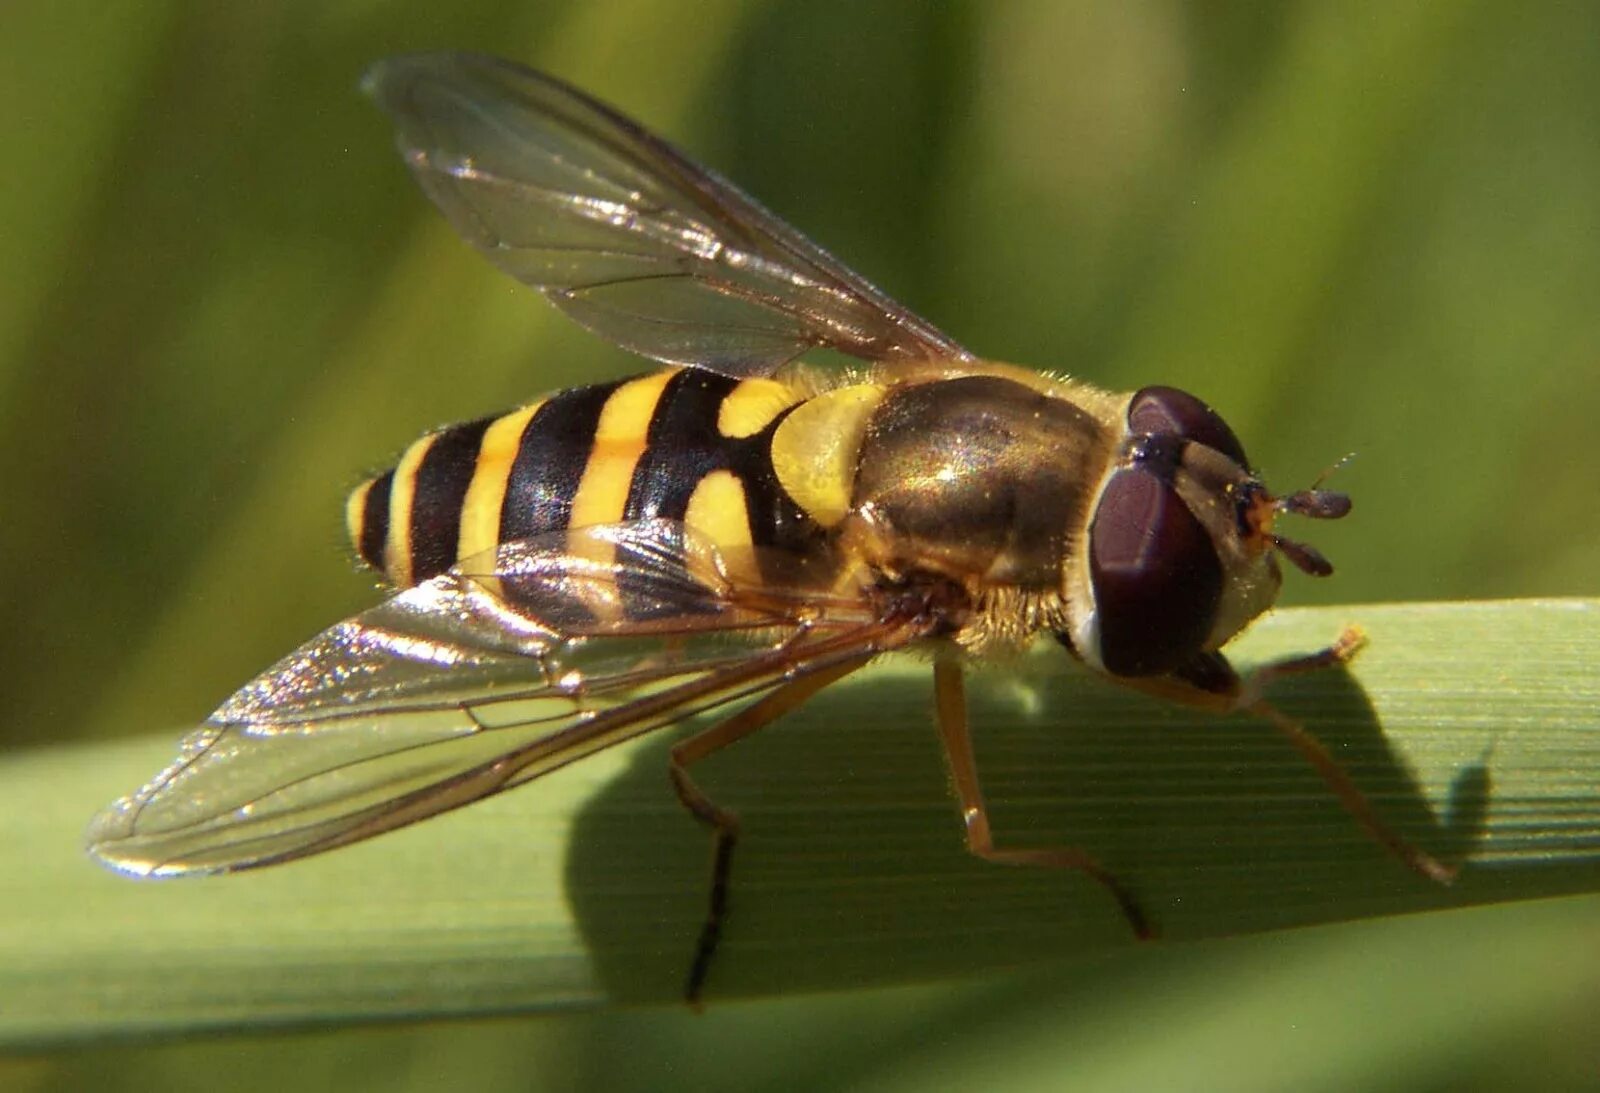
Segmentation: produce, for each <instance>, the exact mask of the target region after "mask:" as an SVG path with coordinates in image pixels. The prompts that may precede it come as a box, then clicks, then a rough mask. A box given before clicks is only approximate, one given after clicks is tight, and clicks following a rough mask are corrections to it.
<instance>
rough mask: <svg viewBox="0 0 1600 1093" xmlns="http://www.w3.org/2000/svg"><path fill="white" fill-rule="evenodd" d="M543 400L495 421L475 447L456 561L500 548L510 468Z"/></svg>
mask: <svg viewBox="0 0 1600 1093" xmlns="http://www.w3.org/2000/svg"><path fill="white" fill-rule="evenodd" d="M542 405H544V401H543V400H540V401H539V402H535V403H533V404H532V405H531V406H524V407H523V408H522V409H520V410H513V411H511V413H509V414H506V415H505V416H504V417H501V418H498V419H496V420H495V421H494V422H493V423H492V424H490V426H489V428H488V429H487V430H485V431H484V434H483V442H482V443H481V444H479V445H478V462H477V465H476V466H475V467H474V468H473V471H472V482H471V484H470V485H468V486H467V496H466V500H465V501H463V502H462V504H461V532H460V534H459V536H458V538H457V541H456V560H457V561H466V560H467V559H468V558H471V557H473V556H474V555H477V554H487V553H488V552H489V551H491V550H493V549H494V548H495V547H497V546H499V545H500V510H501V509H502V508H503V507H504V506H505V500H506V488H507V486H508V484H509V483H510V479H511V468H512V467H513V466H514V465H515V464H516V461H517V451H518V449H519V448H520V447H521V443H522V433H523V430H525V429H526V428H527V427H528V421H529V420H530V419H531V418H532V417H533V415H534V414H535V413H537V412H538V410H539V407H540V406H542Z"/></svg>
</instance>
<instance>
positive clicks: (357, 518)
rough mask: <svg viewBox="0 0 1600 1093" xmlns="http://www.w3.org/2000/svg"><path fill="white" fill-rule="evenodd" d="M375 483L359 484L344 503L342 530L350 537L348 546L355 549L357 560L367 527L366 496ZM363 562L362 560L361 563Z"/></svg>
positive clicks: (369, 480)
mask: <svg viewBox="0 0 1600 1093" xmlns="http://www.w3.org/2000/svg"><path fill="white" fill-rule="evenodd" d="M376 481H377V479H376V478H369V479H367V480H366V481H365V482H363V483H361V485H359V486H357V487H356V488H355V489H353V490H351V491H350V496H349V498H347V499H346V500H345V503H344V530H345V533H346V534H348V535H349V536H350V545H351V546H352V547H354V548H355V552H356V557H357V558H361V538H362V534H363V533H364V532H365V530H366V527H367V494H369V493H371V492H372V484H373V483H374V482H376ZM365 560H366V559H365V558H362V561H365Z"/></svg>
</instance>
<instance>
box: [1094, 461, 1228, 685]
mask: <svg viewBox="0 0 1600 1093" xmlns="http://www.w3.org/2000/svg"><path fill="white" fill-rule="evenodd" d="M1089 579H1090V581H1091V582H1092V584H1093V586H1094V602H1095V611H1096V615H1097V618H1098V619H1099V628H1100V649H1099V652H1100V661H1101V663H1102V664H1104V665H1105V667H1106V670H1107V671H1108V672H1110V673H1112V674H1113V675H1121V676H1147V675H1159V674H1161V673H1163V672H1169V671H1171V670H1173V669H1174V668H1176V667H1178V666H1179V665H1180V664H1182V663H1184V662H1185V661H1187V660H1189V659H1190V658H1192V657H1193V656H1194V655H1195V654H1196V653H1198V652H1200V650H1201V648H1202V646H1203V645H1204V643H1205V640H1206V637H1207V636H1208V635H1209V634H1210V633H1211V627H1212V624H1213V623H1214V621H1215V619H1216V613H1217V605H1218V603H1219V602H1220V601H1221V599H1222V563H1221V562H1220V561H1219V560H1218V558H1217V552H1216V550H1215V548H1214V547H1213V546H1212V545H1211V537H1210V535H1208V534H1207V533H1206V529H1205V528H1204V527H1203V526H1201V524H1200V521H1199V520H1198V519H1196V518H1195V516H1194V514H1193V513H1192V512H1190V511H1189V506H1188V505H1186V504H1184V503H1183V499H1182V498H1181V497H1179V496H1178V493H1177V491H1176V490H1174V489H1173V487H1172V467H1171V466H1170V465H1166V464H1165V463H1164V461H1157V460H1148V461H1145V462H1135V463H1133V464H1131V465H1129V466H1126V467H1123V468H1122V469H1120V470H1118V471H1115V472H1114V473H1113V474H1112V476H1111V480H1110V481H1109V482H1107V483H1106V487H1105V489H1104V490H1102V491H1101V494H1100V503H1099V504H1098V505H1097V506H1096V508H1095V514H1094V521H1093V522H1092V523H1091V524H1090V526H1089Z"/></svg>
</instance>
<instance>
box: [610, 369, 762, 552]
mask: <svg viewBox="0 0 1600 1093" xmlns="http://www.w3.org/2000/svg"><path fill="white" fill-rule="evenodd" d="M739 383H740V381H739V380H736V379H733V378H731V377H729V376H719V375H717V374H716V373H715V372H707V371H705V370H703V369H699V368H685V369H684V370H683V371H681V372H679V373H678V374H677V375H675V376H673V377H672V378H671V379H670V380H668V381H667V385H666V387H664V388H663V389H662V391H661V397H660V398H659V399H657V400H656V408H655V413H653V414H652V415H651V416H650V431H649V433H648V434H647V439H646V443H645V446H644V452H643V453H642V454H641V455H640V456H639V462H638V464H636V465H635V466H634V469H633V480H632V481H631V482H630V483H629V484H628V501H627V504H626V505H625V506H623V510H622V518H623V519H624V520H648V519H652V518H657V517H660V518H664V519H668V520H682V519H683V517H684V515H685V514H686V513H687V512H688V511H689V498H690V497H692V496H694V490H695V487H696V486H698V485H699V484H700V480H701V479H702V478H704V477H705V476H706V475H708V474H710V473H711V472H712V471H718V470H722V469H724V468H726V467H728V466H729V458H728V457H729V449H730V448H732V447H733V446H735V445H737V444H739V441H737V440H730V439H728V438H727V437H725V436H723V435H722V434H721V433H720V432H718V431H717V412H718V410H720V409H721V407H722V400H723V399H725V398H727V397H728V394H729V392H731V391H732V390H733V389H734V388H735V387H738V386H739Z"/></svg>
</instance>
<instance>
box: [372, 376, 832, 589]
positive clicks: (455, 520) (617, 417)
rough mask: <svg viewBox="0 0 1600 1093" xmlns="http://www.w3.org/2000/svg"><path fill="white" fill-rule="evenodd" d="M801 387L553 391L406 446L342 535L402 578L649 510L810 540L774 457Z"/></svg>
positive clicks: (794, 541) (771, 536)
mask: <svg viewBox="0 0 1600 1093" xmlns="http://www.w3.org/2000/svg"><path fill="white" fill-rule="evenodd" d="M804 397H805V396H804V394H803V393H802V392H801V391H800V390H799V389H798V388H796V387H794V386H792V385H790V384H785V383H782V382H780V381H777V380H770V379H755V380H743V381H741V380H736V379H729V378H727V377H724V376H719V375H716V374H714V373H711V372H707V371H703V370H698V369H683V370H668V371H664V372H656V373H652V374H649V375H645V376H640V377H637V378H635V379H631V380H625V381H622V382H620V383H612V384H603V385H598V386H593V387H576V388H572V389H571V390H567V391H562V392H559V393H557V394H554V395H551V396H549V397H548V398H546V399H544V400H542V401H540V402H536V403H534V404H532V405H530V406H525V407H522V408H521V409H518V410H513V411H512V412H510V413H508V414H504V415H502V416H500V417H495V418H485V419H482V420H479V421H472V422H467V423H465V424H462V425H454V426H451V427H449V428H447V429H444V430H442V431H440V432H437V433H433V434H430V435H428V436H425V437H423V438H422V439H421V440H418V441H417V442H416V443H414V444H412V445H411V447H410V448H408V449H407V450H406V452H405V454H404V455H403V456H402V457H401V459H400V462H399V464H398V465H397V466H396V467H395V468H394V469H393V470H391V471H388V472H386V473H384V474H382V475H379V476H378V477H377V478H374V479H372V480H371V481H369V482H367V483H365V484H364V485H362V486H361V487H360V488H358V489H357V490H356V491H355V492H354V493H353V494H352V495H351V497H350V500H349V503H348V508H347V513H346V517H347V523H348V525H349V530H350V536H351V539H352V541H353V542H354V544H355V547H356V551H357V553H359V554H360V556H361V557H362V558H363V559H364V560H365V561H366V562H367V563H368V564H369V565H372V566H373V567H375V568H377V569H380V570H382V571H383V573H384V574H385V575H386V576H387V577H388V578H389V579H390V580H391V581H393V582H394V583H395V584H396V585H401V586H405V585H409V584H413V583H415V582H417V581H423V580H427V579H428V578H430V577H433V576H436V575H437V574H439V573H442V572H444V571H445V570H446V569H448V568H450V567H451V566H452V565H454V564H455V563H456V562H457V561H458V560H461V559H466V558H471V557H473V556H475V555H480V554H483V553H485V552H486V551H490V550H492V549H494V548H495V546H497V545H498V544H500V543H503V542H510V541H513V540H518V539H527V538H530V537H532V536H536V535H540V534H544V533H548V532H554V531H561V530H564V529H566V528H568V527H584V526H589V525H594V524H610V523H617V522H621V521H629V520H639V519H649V518H655V517H664V518H669V519H677V520H684V521H685V522H687V523H688V524H690V525H691V526H694V527H696V528H698V529H700V530H701V531H703V532H704V533H706V534H708V535H710V536H711V537H712V538H713V539H714V540H715V541H716V542H718V543H721V544H725V545H739V544H742V543H754V544H756V545H758V546H772V547H778V548H781V549H789V550H797V551H799V550H807V549H810V548H812V547H814V546H815V545H816V544H817V543H818V542H819V541H820V539H821V538H822V537H823V535H824V532H823V529H822V528H821V527H820V525H819V524H818V523H817V522H816V521H815V520H813V519H811V518H810V517H809V516H807V514H806V513H805V511H804V510H802V508H801V507H800V506H799V505H797V504H796V503H795V502H794V501H793V500H792V499H791V497H790V495H789V494H788V493H787V492H786V491H785V490H784V489H783V487H782V486H781V485H780V484H779V482H778V478H777V475H776V474H775V472H774V470H773V457H772V440H773V436H774V434H775V432H776V431H777V430H778V427H779V425H780V424H781V423H782V422H783V420H784V419H785V418H786V417H787V416H788V415H789V413H790V412H791V411H792V410H793V409H794V407H795V406H796V405H797V404H798V403H800V402H801V401H802V400H803V399H804Z"/></svg>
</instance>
